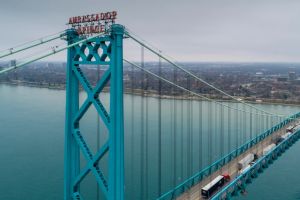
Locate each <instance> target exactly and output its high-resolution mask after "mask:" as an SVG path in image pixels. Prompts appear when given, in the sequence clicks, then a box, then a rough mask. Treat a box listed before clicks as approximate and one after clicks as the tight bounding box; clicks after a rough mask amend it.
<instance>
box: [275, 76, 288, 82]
mask: <svg viewBox="0 0 300 200" xmlns="http://www.w3.org/2000/svg"><path fill="white" fill-rule="evenodd" d="M277 81H280V82H286V81H288V77H284V76H280V77H277Z"/></svg>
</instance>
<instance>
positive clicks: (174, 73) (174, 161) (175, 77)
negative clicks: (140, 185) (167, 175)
mask: <svg viewBox="0 0 300 200" xmlns="http://www.w3.org/2000/svg"><path fill="white" fill-rule="evenodd" d="M173 82H175V83H176V82H177V70H176V69H173ZM176 89H177V88H175V87H174V86H173V87H172V93H173V110H174V113H173V116H174V117H173V138H174V144H173V155H174V156H173V167H174V174H173V186H174V187H175V186H176V185H177V165H176V163H177V162H176V161H177V145H176V144H177V100H176V98H175V95H176V94H177V92H176Z"/></svg>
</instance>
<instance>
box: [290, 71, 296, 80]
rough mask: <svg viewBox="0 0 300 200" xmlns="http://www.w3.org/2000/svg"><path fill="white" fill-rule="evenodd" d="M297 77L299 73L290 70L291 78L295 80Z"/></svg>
mask: <svg viewBox="0 0 300 200" xmlns="http://www.w3.org/2000/svg"><path fill="white" fill-rule="evenodd" d="M296 79H297V74H296V72H289V80H290V81H294V80H296Z"/></svg>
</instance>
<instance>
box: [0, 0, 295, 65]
mask: <svg viewBox="0 0 300 200" xmlns="http://www.w3.org/2000/svg"><path fill="white" fill-rule="evenodd" d="M71 2H73V3H71ZM57 5H59V6H57ZM170 5H171V6H170ZM101 7H104V9H102V8H101ZM299 7H300V2H299V1H296V0H288V1H281V0H275V1H271V0H265V1H263V2H262V1H258V0H254V1H251V2H247V1H239V2H236V1H234V0H228V1H226V2H220V1H219V2H218V1H216V0H213V1H203V0H202V1H196V0H191V1H188V3H184V2H173V1H172V3H171V0H166V1H164V2H159V1H157V0H155V1H151V3H150V2H144V1H142V2H141V1H134V0H130V1H126V2H104V1H96V0H86V1H84V2H81V1H77V2H74V1H70V0H67V1H64V2H59V1H58V0H53V1H51V2H48V1H44V2H41V1H37V0H28V1H26V2H17V0H12V1H9V2H6V3H5V5H2V6H1V8H0V10H1V12H0V17H1V18H2V19H6V20H5V23H3V26H2V28H3V30H9V31H4V32H2V34H3V35H2V37H1V39H0V41H1V43H0V49H1V50H4V49H7V48H10V47H12V46H16V45H18V44H21V43H23V42H26V41H31V40H34V39H37V38H40V37H43V36H45V35H49V34H51V33H55V32H59V31H61V30H63V29H65V28H67V26H66V25H65V24H66V23H67V22H68V19H69V17H72V16H78V15H84V14H90V13H98V12H105V11H113V10H116V11H117V12H118V16H117V23H120V24H123V25H125V27H127V28H129V29H130V30H131V31H133V32H134V33H136V34H137V35H139V36H142V38H143V39H145V40H146V41H148V42H150V43H151V44H153V45H154V46H156V47H159V49H160V50H162V51H163V52H165V53H166V54H167V55H170V56H171V57H173V58H176V60H178V61H183V62H186V61H191V62H198V61H199V62H207V61H213V62H291V63H293V62H300V56H299V55H298V54H299V53H298V52H300V38H299V37H298V36H299V35H300V26H299V23H298V20H297V19H299V18H300V13H299V12H298V9H297V8H299ZM67 8H69V9H67ZM145 9H146V11H145ZM22 19H25V20H22ZM20 31H21V33H20ZM251 38H253V39H251ZM63 42H64V41H59V42H58V43H59V44H62V43H63ZM125 45H127V43H126V41H125ZM125 47H127V49H130V50H128V51H126V48H125V50H124V51H125V55H126V56H128V57H132V58H133V59H136V58H139V57H140V52H139V49H137V48H135V47H132V46H131V45H130V44H129V45H128V46H125ZM30 53H31V54H34V52H30ZM149 59H150V57H149ZM50 60H53V61H54V60H56V61H64V60H65V53H63V54H60V55H56V56H54V57H53V58H51V59H50ZM137 60H138V59H137ZM150 60H151V59H150Z"/></svg>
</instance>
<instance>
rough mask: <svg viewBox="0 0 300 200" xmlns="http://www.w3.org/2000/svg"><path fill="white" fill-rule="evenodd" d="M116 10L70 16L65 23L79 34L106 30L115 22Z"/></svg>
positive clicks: (90, 33)
mask: <svg viewBox="0 0 300 200" xmlns="http://www.w3.org/2000/svg"><path fill="white" fill-rule="evenodd" d="M116 18H117V12H116V11H112V12H105V13H97V14H90V15H83V16H76V17H70V18H69V22H68V23H67V25H70V26H71V27H72V28H74V29H76V31H77V33H78V34H79V35H92V34H95V33H102V32H105V31H107V30H108V29H109V28H110V26H111V25H112V24H114V23H115V20H116Z"/></svg>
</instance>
